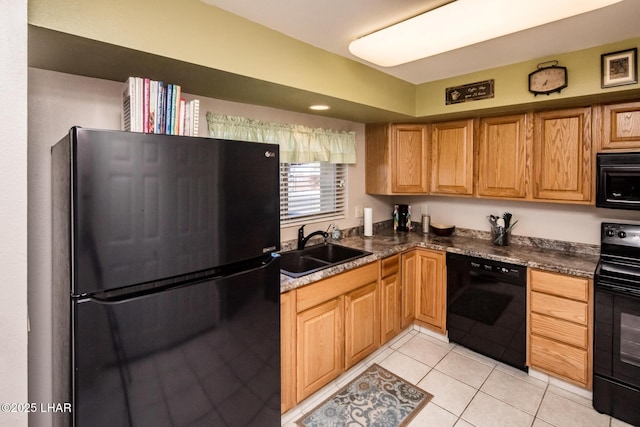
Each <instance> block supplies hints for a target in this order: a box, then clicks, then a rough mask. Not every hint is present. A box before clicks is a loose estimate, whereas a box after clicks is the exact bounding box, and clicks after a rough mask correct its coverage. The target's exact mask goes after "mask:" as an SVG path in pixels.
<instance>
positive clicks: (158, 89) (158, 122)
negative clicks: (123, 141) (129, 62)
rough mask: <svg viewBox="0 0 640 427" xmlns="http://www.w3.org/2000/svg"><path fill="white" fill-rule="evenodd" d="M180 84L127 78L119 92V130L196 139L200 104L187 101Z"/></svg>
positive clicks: (196, 101) (195, 101) (142, 78)
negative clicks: (120, 110)
mask: <svg viewBox="0 0 640 427" xmlns="http://www.w3.org/2000/svg"><path fill="white" fill-rule="evenodd" d="M181 91H182V88H181V87H180V85H175V84H171V83H167V84H165V83H163V82H161V81H156V80H151V79H148V78H144V77H129V78H128V79H127V82H126V83H125V88H124V91H123V92H122V130H125V131H128V132H144V133H162V134H167V135H185V136H198V122H199V117H200V101H199V100H197V99H194V100H191V101H187V100H186V99H185V98H183V97H182V96H181V95H182V93H181Z"/></svg>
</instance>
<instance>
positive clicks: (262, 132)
mask: <svg viewBox="0 0 640 427" xmlns="http://www.w3.org/2000/svg"><path fill="white" fill-rule="evenodd" d="M207 124H208V128H209V136H210V137H212V138H223V139H235V140H240V141H251V142H267V143H271V144H278V145H280V162H281V163H313V162H329V163H355V162H356V135H355V132H353V131H351V132H338V131H332V130H326V129H319V128H315V129H314V128H309V127H306V126H301V125H290V124H284V123H275V122H263V121H260V120H254V119H249V118H246V117H238V116H225V115H220V114H213V113H211V112H207Z"/></svg>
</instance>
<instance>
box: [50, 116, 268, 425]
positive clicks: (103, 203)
mask: <svg viewBox="0 0 640 427" xmlns="http://www.w3.org/2000/svg"><path fill="white" fill-rule="evenodd" d="M278 163H279V156H278V146H277V145H273V144H261V143H250V142H242V141H229V140H221V139H210V138H193V137H181V136H169V135H152V134H142V133H132V132H119V131H105V130H95V129H86V128H79V127H74V128H72V129H71V130H70V132H69V134H68V135H67V136H65V137H64V138H63V139H62V140H61V141H60V142H58V143H57V144H56V145H54V146H53V148H52V193H53V194H52V201H53V248H52V252H53V289H52V301H53V310H52V312H53V316H54V318H53V346H54V354H53V371H54V372H53V375H54V378H53V384H54V401H55V402H59V403H67V402H68V403H71V408H72V411H71V413H58V414H55V415H56V417H55V419H54V425H65V426H66V425H74V426H81V427H84V426H91V427H94V426H154V427H158V426H279V425H280V289H279V287H280V284H279V278H280V269H279V260H278V256H277V255H276V254H275V252H276V251H278V250H279V249H280V224H279V164H278Z"/></svg>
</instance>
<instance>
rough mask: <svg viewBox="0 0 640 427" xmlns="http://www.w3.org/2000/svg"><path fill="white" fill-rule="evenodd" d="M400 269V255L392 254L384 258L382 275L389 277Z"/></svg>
mask: <svg viewBox="0 0 640 427" xmlns="http://www.w3.org/2000/svg"><path fill="white" fill-rule="evenodd" d="M399 269H400V255H394V256H390V257H388V258H385V259H383V260H382V274H381V277H389V276H391V275H392V274H396V273H397V272H398V270H399Z"/></svg>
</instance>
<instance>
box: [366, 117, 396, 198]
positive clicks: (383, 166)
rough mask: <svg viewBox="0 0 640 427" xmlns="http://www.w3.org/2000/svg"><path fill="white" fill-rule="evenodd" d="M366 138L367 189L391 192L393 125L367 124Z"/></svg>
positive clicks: (374, 192)
mask: <svg viewBox="0 0 640 427" xmlns="http://www.w3.org/2000/svg"><path fill="white" fill-rule="evenodd" d="M364 139H365V145H364V147H365V149H364V157H365V178H364V180H365V191H366V192H367V194H391V125H388V124H381V123H374V124H367V125H366V126H365V128H364Z"/></svg>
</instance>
